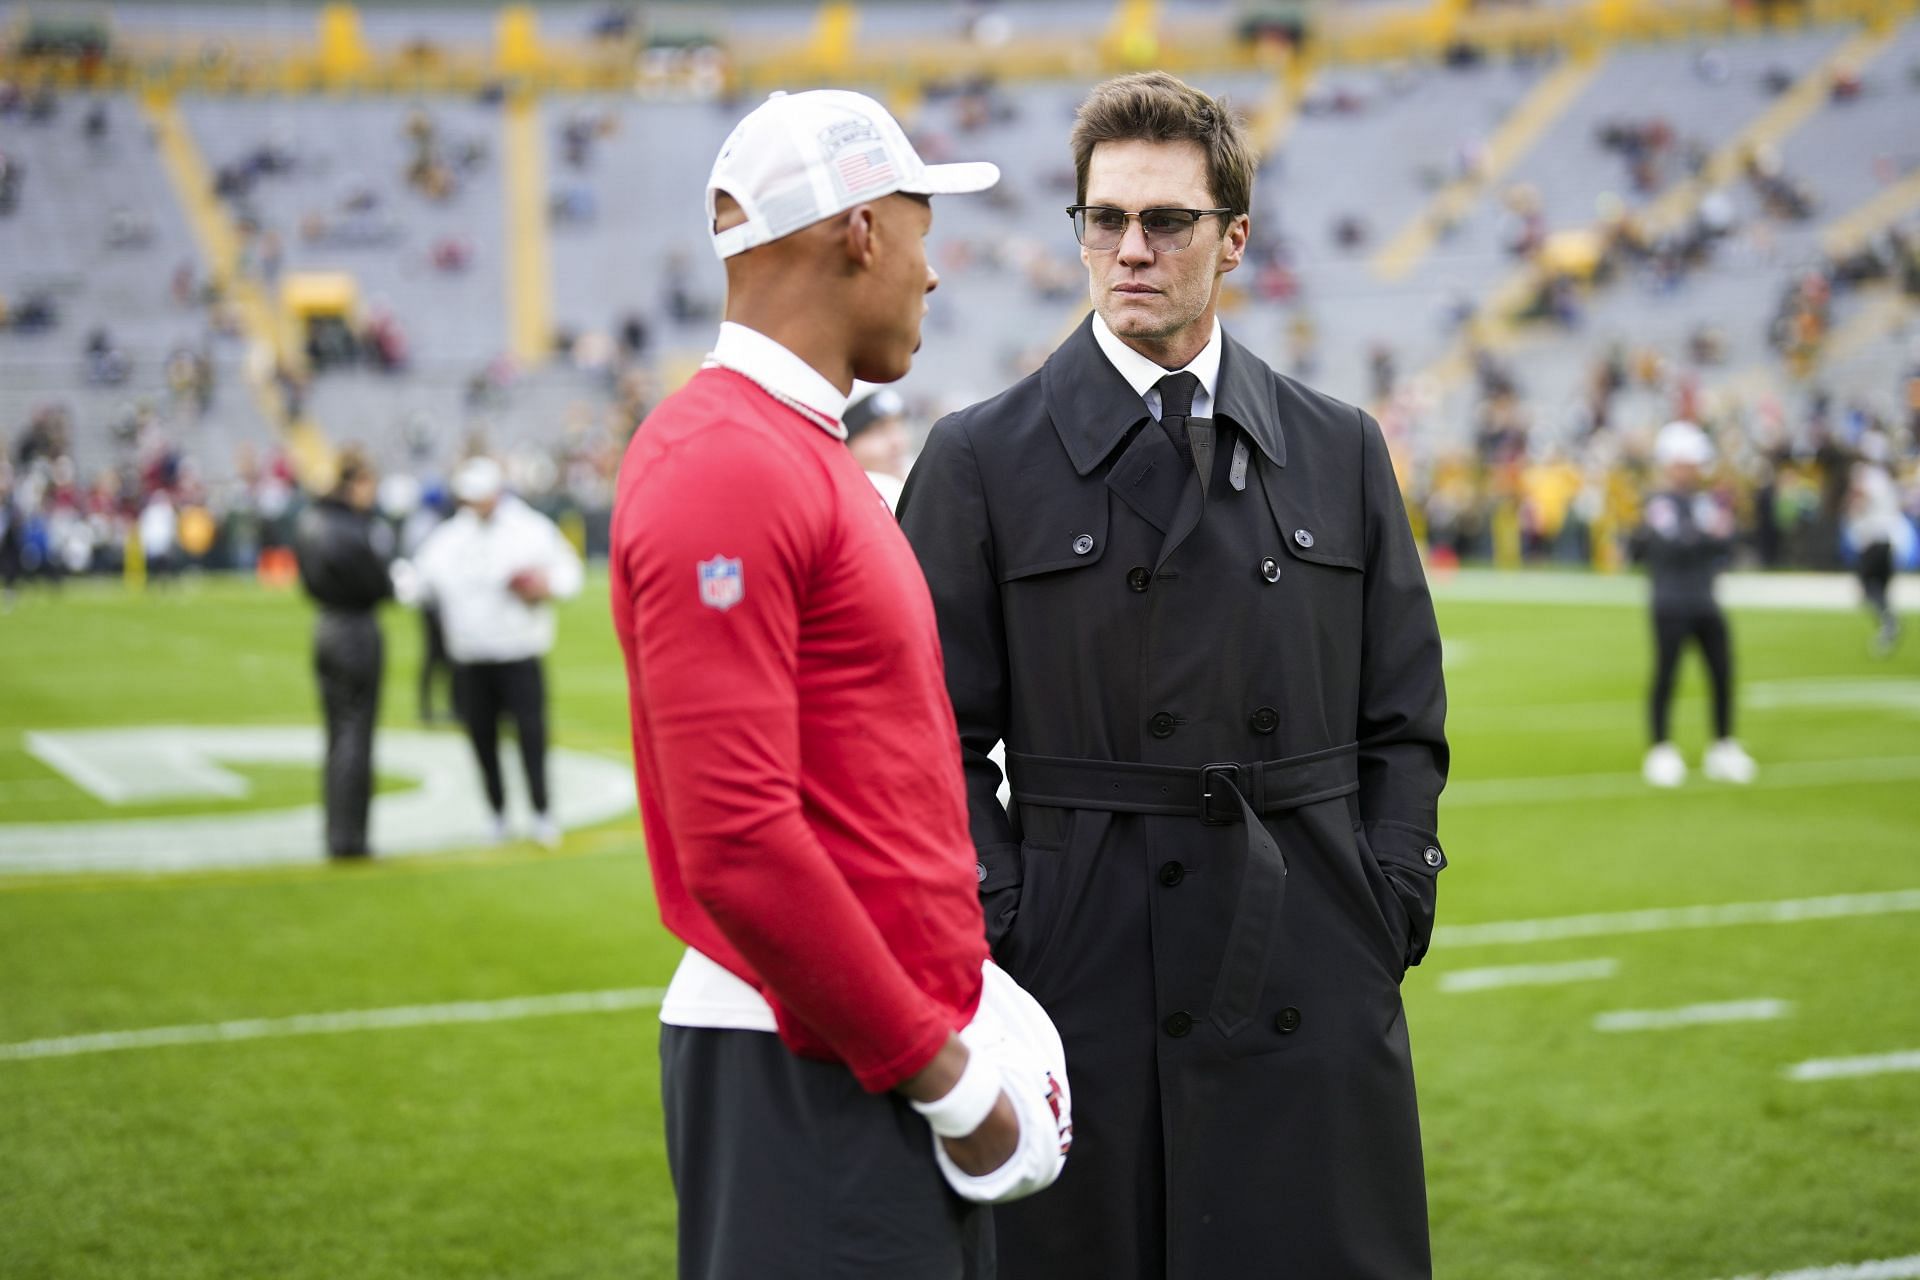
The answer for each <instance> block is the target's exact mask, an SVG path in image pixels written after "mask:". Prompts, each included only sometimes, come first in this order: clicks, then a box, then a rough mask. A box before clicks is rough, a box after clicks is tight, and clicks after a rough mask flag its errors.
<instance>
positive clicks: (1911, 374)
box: [1377, 342, 1920, 570]
mask: <svg viewBox="0 0 1920 1280" xmlns="http://www.w3.org/2000/svg"><path fill="white" fill-rule="evenodd" d="M1699 372H1700V371H1699V368H1698V366H1697V365H1694V364H1691V363H1690V362H1688V361H1686V360H1683V359H1673V358H1669V357H1667V356H1665V355H1663V354H1661V353H1659V352H1656V351H1653V350H1651V349H1646V348H1633V347H1630V346H1628V345H1626V344H1616V345H1615V346H1613V347H1612V348H1610V349H1609V350H1607V351H1606V352H1605V353H1603V354H1602V355H1601V356H1600V357H1599V358H1598V359H1597V360H1596V361H1595V362H1594V366H1593V369H1592V372H1591V375H1590V377H1589V380H1588V381H1589V392H1588V398H1587V400H1586V401H1585V402H1584V403H1583V404H1581V405H1576V406H1574V407H1573V410H1574V411H1573V413H1572V414H1571V417H1572V422H1571V423H1566V422H1554V423H1545V422H1540V421H1538V420H1537V419H1536V418H1535V416H1534V413H1533V409H1532V407H1531V406H1530V405H1529V404H1528V402H1527V401H1526V399H1525V397H1524V396H1523V394H1522V393H1521V390H1520V386H1519V381H1518V375H1517V374H1516V372H1515V370H1514V369H1513V367H1512V366H1511V365H1510V364H1509V363H1508V362H1507V361H1504V360H1502V359H1500V358H1499V357H1497V356H1495V355H1493V354H1492V353H1490V352H1486V351H1482V352H1481V353H1480V355H1479V359H1478V363H1477V367H1476V383H1477V385H1476V395H1477V401H1478V407H1477V410H1476V414H1475V420H1476V431H1475V434H1474V437H1473V440H1472V442H1471V444H1470V445H1468V446H1463V447H1460V448H1457V449H1435V448H1433V447H1431V446H1430V445H1429V444H1428V443H1427V437H1425V436H1423V435H1422V433H1421V432H1420V431H1419V430H1418V422H1419V420H1420V416H1421V405H1420V403H1419V401H1418V399H1417V396H1416V395H1414V394H1413V392H1412V390H1411V389H1407V388H1402V389H1400V390H1398V391H1396V392H1394V393H1392V394H1390V395H1388V396H1387V398H1386V399H1385V400H1384V401H1383V402H1381V403H1380V404H1379V405H1378V406H1377V412H1378V414H1379V417H1380V420H1381V423H1382V426H1383V427H1384V428H1385V430H1386V431H1387V433H1388V438H1389V440H1390V441H1391V442H1392V444H1393V447H1394V452H1395V461H1396V464H1397V466H1398V469H1399V471H1400V475H1401V478H1402V483H1403V485H1404V487H1405V488H1406V491H1407V498H1408V504H1409V508H1410V513H1411V515H1412V517H1413V519H1414V522H1415V527H1416V532H1417V533H1419V534H1420V535H1421V536H1422V538H1423V539H1424V541H1425V542H1426V543H1427V545H1428V547H1429V549H1430V552H1431V555H1432V557H1433V559H1434V561H1435V562H1436V563H1437V564H1442V565H1445V564H1457V563H1461V562H1489V561H1490V562H1492V563H1495V564H1498V565H1502V566H1507V567H1512V566H1517V565H1521V564H1538V563H1561V564H1568V565H1590V566H1592V567H1595V568H1599V569H1602V570H1611V569H1617V568H1621V567H1623V566H1624V564H1625V562H1626V556H1625V550H1626V543H1627V541H1628V539H1629V538H1630V537H1631V535H1632V533H1633V530H1634V529H1635V528H1636V527H1637V526H1638V524H1639V523H1640V518H1641V512H1642V504H1643V502H1644V499H1645V497H1646V495H1647V494H1648V493H1649V492H1650V491H1651V489H1652V488H1653V487H1654V483H1655V478H1656V477H1655V474H1654V472H1655V468H1654V466H1653V463H1652V446H1653V440H1654V436H1655V433H1656V431H1657V430H1658V428H1659V427H1660V426H1661V425H1662V424H1663V423H1665V422H1667V421H1669V420H1675V419H1678V420H1684V421H1691V422H1697V423H1699V424H1701V426H1702V427H1704V428H1705V429H1706V431H1707V433H1708V435H1709V436H1710V438H1711V440H1712V442H1713V445H1714V457H1715V462H1714V464H1713V467H1712V469H1711V470H1710V472H1709V474H1708V476H1707V484H1708V487H1709V488H1710V489H1711V490H1712V491H1713V492H1714V493H1715V494H1716V496H1717V497H1719V498H1720V499H1721V500H1722V501H1723V502H1724V503H1725V504H1726V505H1727V506H1728V507H1729V508H1730V509H1731V510H1732V511H1733V512H1734V513H1735V516H1736V519H1737V522H1738V544H1739V547H1740V556H1741V560H1742V562H1743V563H1745V564H1747V565H1749V566H1752V567H1759V568H1768V569H1777V568H1799V569H1816V570H1830V569H1837V568H1840V567H1842V566H1845V565H1849V564H1851V563H1852V562H1853V559H1854V557H1855V555H1856V554H1857V551H1858V548H1856V547H1853V546H1852V545H1851V544H1850V542H1849V540H1848V537H1847V513H1848V503H1849V493H1850V490H1851V488H1852V486H1853V483H1854V479H1855V470H1856V467H1857V466H1858V464H1860V463H1862V462H1865V463H1867V464H1869V465H1872V466H1875V467H1881V468H1884V469H1885V470H1886V472H1887V474H1888V475H1889V477H1890V478H1891V479H1892V481H1893V484H1894V486H1895V490H1896V493H1897V495H1898V499H1899V503H1900V506H1901V509H1902V510H1903V512H1904V513H1905V515H1906V517H1907V520H1908V522H1909V524H1912V525H1915V526H1916V528H1920V342H1916V343H1915V346H1914V350H1913V353H1912V358H1911V360H1910V362H1909V367H1908V370H1907V372H1906V374H1905V376H1904V377H1903V378H1902V379H1901V382H1900V385H1899V386H1898V387H1897V388H1895V389H1894V391H1895V394H1894V395H1881V396H1854V397H1848V398H1844V399H1842V398H1836V397H1834V396H1832V395H1831V394H1829V393H1827V392H1825V391H1822V390H1819V389H1817V388H1816V389H1813V390H1811V391H1807V392H1805V393H1802V394H1801V395H1799V396H1798V397H1789V396H1784V395H1781V394H1779V393H1776V392H1772V391H1768V390H1765V389H1760V390H1743V389H1740V388H1738V387H1734V388H1725V387H1723V388H1714V389H1710V388H1704V387H1703V385H1702V381H1701V378H1700V376H1699ZM1895 552H1896V554H1897V555H1898V556H1899V557H1900V558H1901V563H1902V564H1904V565H1906V566H1907V567H1913V566H1914V565H1915V564H1916V563H1920V538H1917V537H1914V536H1911V531H1910V535H1909V536H1908V537H1906V538H1905V539H1903V540H1902V542H1901V545H1899V546H1896V548H1895Z"/></svg>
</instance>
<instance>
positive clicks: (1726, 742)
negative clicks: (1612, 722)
mask: <svg viewBox="0 0 1920 1280" xmlns="http://www.w3.org/2000/svg"><path fill="white" fill-rule="evenodd" d="M1653 456H1654V462H1655V464H1656V465H1657V466H1658V467H1659V468H1660V471H1661V475H1662V478H1663V480H1664V482H1665V488H1663V489H1662V490H1661V491H1660V492H1658V493H1655V494H1654V495H1653V496H1652V497H1650V498H1649V499H1647V509H1646V514H1645V517H1644V522H1643V523H1642V525H1641V527H1640V529H1639V531H1638V532H1637V533H1635V535H1634V558H1635V559H1637V560H1639V561H1640V562H1641V563H1643V564H1645V565H1646V566H1647V570H1648V574H1649V576H1651V577H1652V579H1653V636H1654V674H1653V694H1652V698H1651V706H1650V708H1649V712H1650V716H1651V719H1652V730H1653V746H1652V748H1651V749H1649V750H1648V752H1647V758H1646V761H1645V762H1644V764H1643V765H1642V767H1641V774H1642V776H1643V777H1645V778H1646V780H1647V782H1648V783H1650V784H1651V785H1653V786H1656V787H1677V786H1679V785H1680V784H1681V783H1682V782H1684V781H1686V777H1687V762H1686V761H1685V760H1684V759H1683V758H1681V755H1680V749H1679V748H1678V747H1676V746H1674V745H1673V741H1672V739H1671V738H1670V737H1669V735H1668V721H1669V713H1670V711H1671V708H1672V704H1673V685H1674V674H1675V671H1676V669H1677V668H1678V666H1679V664H1680V653H1681V651H1682V650H1683V649H1684V648H1685V647H1686V644H1687V642H1688V641H1690V640H1691V641H1693V642H1695V643H1697V644H1698V645H1699V646H1700V653H1701V656H1703V657H1704V658H1705V659H1706V662H1707V672H1708V675H1709V676H1710V677H1711V678H1712V682H1713V732H1714V743H1713V745H1712V746H1711V747H1709V748H1707V753H1706V758H1705V759H1704V760H1703V761H1702V762H1701V771H1702V772H1703V773H1705V774H1706V776H1707V777H1709V778H1711V779H1713V780H1715V781H1717V782H1732V783H1748V782H1752V781H1753V778H1754V773H1755V772H1756V770H1755V766H1754V762H1753V758H1752V757H1751V756H1749V755H1748V754H1747V753H1746V751H1745V749H1744V748H1742V747H1741V746H1740V744H1739V742H1737V741H1736V740H1735V739H1734V736H1733V651H1732V643H1731V639H1730V637H1729V635H1728V631H1727V617H1726V615H1725V614H1724V613H1722V612H1721V611H1720V605H1719V602H1718V601H1717V600H1715V598H1714V590H1713V584H1714V579H1715V578H1716V577H1717V576H1719V573H1720V570H1721V569H1722V568H1723V567H1724V566H1725V565H1726V562H1727V559H1728V558H1729V556H1730V555H1731V554H1732V551H1733V513H1732V512H1731V511H1729V510H1727V508H1726V507H1725V506H1724V505H1722V504H1721V503H1720V501H1719V500H1718V499H1717V498H1715V497H1714V495H1712V494H1711V493H1707V492H1705V490H1704V489H1703V487H1702V480H1703V478H1704V476H1705V472H1706V468H1707V465H1708V464H1709V463H1711V462H1712V461H1713V442H1712V441H1711V440H1709V439H1708V438H1707V433H1706V432H1704V431H1702V430H1701V429H1700V428H1699V427H1697V426H1695V425H1694V424H1693V423H1691V422H1670V423H1668V424H1667V425H1666V426H1664V427H1662V428H1661V429H1660V434H1659V436H1658V437H1657V438H1656V439H1655V441H1654V446H1653Z"/></svg>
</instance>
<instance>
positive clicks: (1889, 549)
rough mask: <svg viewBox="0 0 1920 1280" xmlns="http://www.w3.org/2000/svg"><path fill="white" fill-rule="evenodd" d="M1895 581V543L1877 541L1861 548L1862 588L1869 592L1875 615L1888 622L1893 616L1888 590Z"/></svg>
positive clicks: (1871, 606)
mask: <svg viewBox="0 0 1920 1280" xmlns="http://www.w3.org/2000/svg"><path fill="white" fill-rule="evenodd" d="M1892 583H1893V544H1892V543H1890V542H1876V543H1874V544H1872V545H1871V546H1866V547H1862V548H1860V588H1861V590H1863V591H1865V592H1866V594H1867V607H1868V608H1869V609H1872V610H1873V616H1874V617H1876V618H1878V619H1879V620H1880V621H1881V622H1883V623H1884V622H1886V621H1887V620H1888V619H1889V618H1891V617H1892V616H1893V608H1892V605H1891V604H1890V602H1889V601H1888V599H1887V590H1888V588H1889V587H1890V586H1891V585H1892Z"/></svg>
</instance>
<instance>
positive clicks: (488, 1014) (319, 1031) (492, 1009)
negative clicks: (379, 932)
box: [0, 987, 664, 1061]
mask: <svg viewBox="0 0 1920 1280" xmlns="http://www.w3.org/2000/svg"><path fill="white" fill-rule="evenodd" d="M663 993H664V989H663V988H660V987H629V988H626V989H624V990H614V991H575V992H568V993H564V994H559V995H546V996H515V997H512V998H510V999H506V1000H462V1001H459V1002H457V1003H454V1004H415V1005H401V1006H399V1007H396V1008H389V1009H348V1010H345V1011H342V1012H338V1013H302V1014H296V1015H294V1016H293V1017H290V1018H243V1019H240V1020H238V1021H234V1022H203V1023H198V1024H191V1025H187V1026H175V1027H142V1028H139V1029H137V1030H132V1031H97V1032H93V1033H91V1034H88V1035H79V1036H56V1037H53V1038H52V1039H47V1040H21V1041H16V1042H15V1043H13V1044H0V1061H8V1060H15V1061H17V1060H21V1059H26V1058H68V1057H73V1056H74V1055H76V1054H83V1053H112V1052H115V1051H118V1050H122V1049H155V1048H160V1047H162V1046H165V1045H176V1044H220V1043H225V1042H228V1041H233V1040H271V1039H277V1038H280V1037H283V1036H313V1035H336V1034H339V1033H342V1032H347V1031H388V1030H393V1029H395V1028H401V1027H435V1026H445V1025H448V1024H450V1023H463V1022H510V1021H513V1020H515V1019H518V1018H550V1017H554V1016H556V1015H560V1014H570V1013H614V1012H620V1011H624V1010H628V1009H651V1008H654V1007H655V1006H657V1005H658V1004H659V1003H660V997H661V995H662V994H663Z"/></svg>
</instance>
